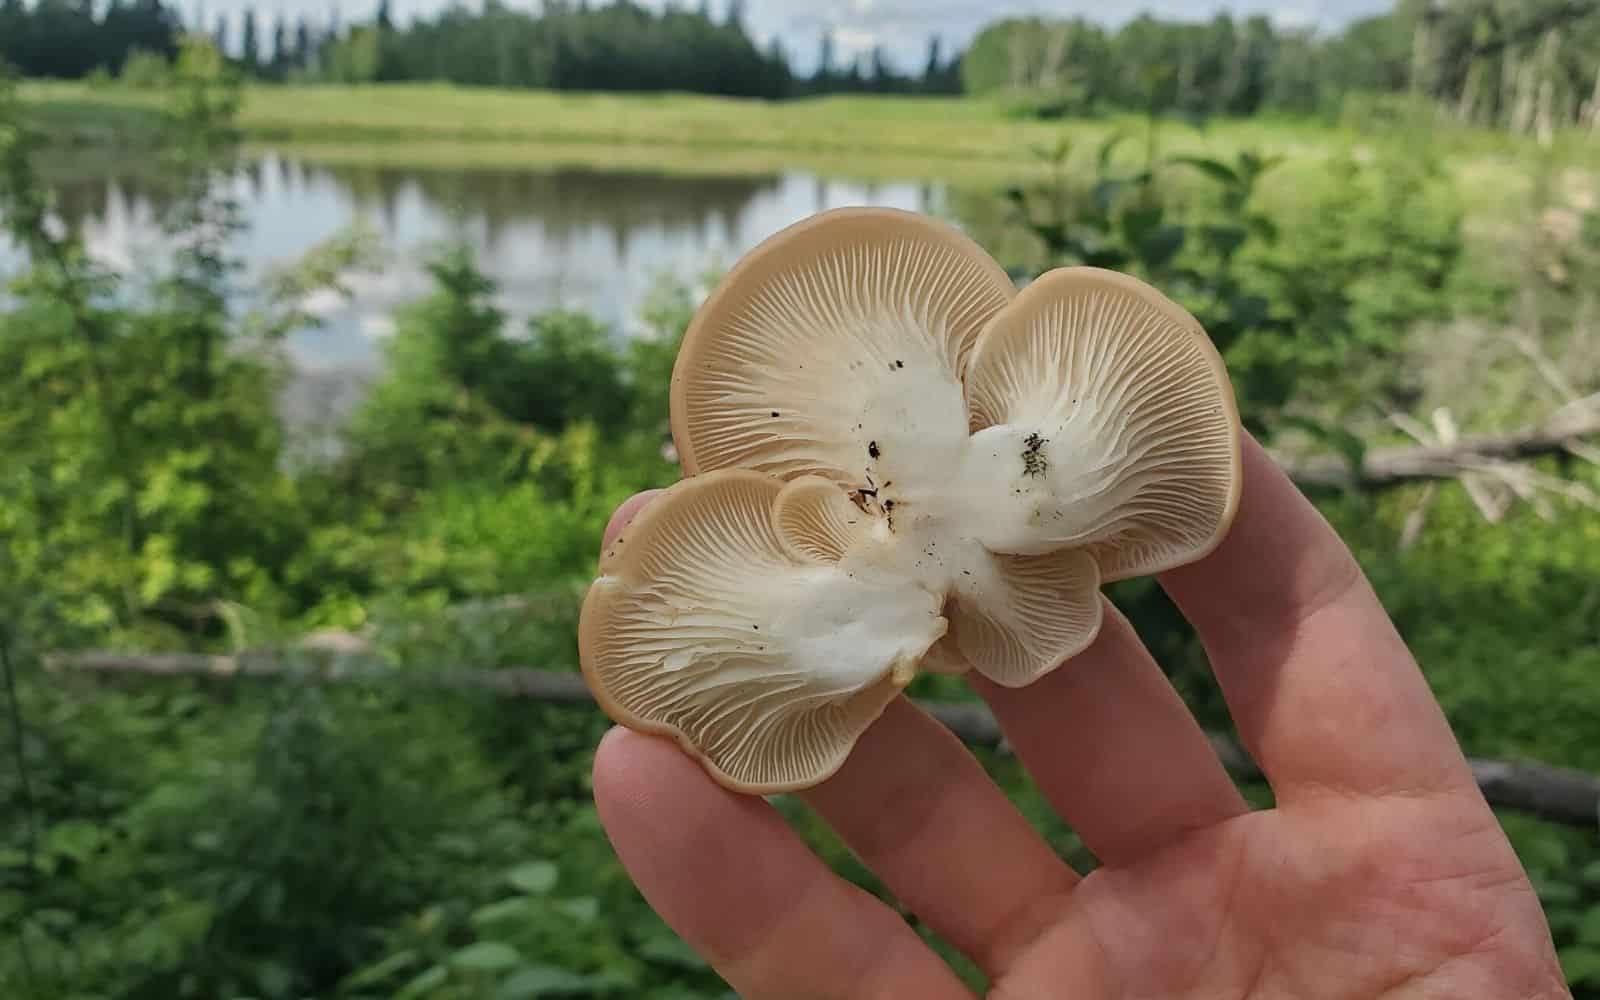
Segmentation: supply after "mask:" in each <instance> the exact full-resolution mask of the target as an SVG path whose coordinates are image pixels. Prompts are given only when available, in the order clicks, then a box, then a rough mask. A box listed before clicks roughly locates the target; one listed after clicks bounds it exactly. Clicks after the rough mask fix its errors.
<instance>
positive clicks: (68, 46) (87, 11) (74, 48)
mask: <svg viewBox="0 0 1600 1000" xmlns="http://www.w3.org/2000/svg"><path fill="white" fill-rule="evenodd" d="M97 7H98V5H97V4H95V3H92V2H89V0H37V2H35V3H33V4H32V5H29V4H26V3H24V0H0V63H9V64H10V65H11V66H13V67H15V68H16V70H17V71H19V72H21V73H22V74H23V75H24V76H47V77H80V76H86V75H87V74H89V73H91V72H94V71H95V70H97V69H100V70H105V71H107V72H110V73H118V72H121V70H122V67H123V65H124V64H125V63H126V62H127V60H128V57H129V56H130V55H131V54H133V53H135V52H150V53H155V54H158V55H160V56H161V57H163V58H165V59H170V58H172V56H173V55H174V54H175V53H176V52H177V50H178V37H179V35H180V33H181V31H182V26H181V24H180V22H179V18H178V15H177V14H176V12H175V11H174V10H173V9H172V8H170V7H168V6H166V5H165V4H164V3H162V0H109V2H108V3H107V4H106V6H105V8H104V9H103V10H100V11H98V12H97V10H96V8H97Z"/></svg>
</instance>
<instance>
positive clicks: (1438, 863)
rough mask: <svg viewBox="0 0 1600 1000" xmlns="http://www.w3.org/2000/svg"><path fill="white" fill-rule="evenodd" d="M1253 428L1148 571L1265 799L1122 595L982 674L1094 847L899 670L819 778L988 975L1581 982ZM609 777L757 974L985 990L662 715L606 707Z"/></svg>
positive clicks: (852, 842)
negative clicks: (1049, 836)
mask: <svg viewBox="0 0 1600 1000" xmlns="http://www.w3.org/2000/svg"><path fill="white" fill-rule="evenodd" d="M1245 445H1246V447H1245V467H1244V482H1245V488H1244V495H1243V498H1242V501H1241V504H1240V510H1239V514H1238V517H1237V519H1236V520H1235V523H1234V526H1233V528H1232V530H1231V531H1230V533H1229V535H1228V538H1227V539H1226V540H1225V541H1224V543H1223V544H1222V545H1221V546H1220V547H1219V548H1218V549H1217V550H1216V551H1215V552H1214V553H1212V554H1211V555H1210V556H1208V557H1207V558H1205V559H1204V560H1202V561H1201V562H1199V563H1196V564H1194V565H1192V566H1189V567H1186V568H1184V569H1182V570H1178V571H1176V572H1174V573H1170V574H1167V575H1166V576H1165V577H1163V579H1162V581H1161V582H1162V585H1163V586H1164V587H1165V588H1166V590H1167V591H1168V593H1169V594H1171V595H1172V597H1173V598H1174V600H1175V602H1176V603H1177V604H1178V606H1179V607H1180V609H1181V610H1182V611H1183V612H1184V614H1185V616H1186V617H1187V618H1188V619H1189V620H1190V621H1191V622H1192V623H1193V624H1194V625H1195V627H1196V629H1197V631H1198V632H1199V634H1200V637H1201V639H1202V640H1203V642H1204V644H1205V647H1206V651H1207V654H1208V657H1209V659H1210V661H1211V664H1212V668H1213V671H1214V673H1215V674H1216V678H1217V681H1218V683H1219V685H1220V687H1221V689H1222V693H1223V695H1224V697H1225V698H1226V699H1227V702H1228V707H1229V710H1230V712H1231V714H1232V716H1233V718H1234V721H1235V723H1236V725H1237V728H1238V730H1239V734H1240V738H1241V740H1242V741H1243V742H1244V744H1245V747H1246V749H1248V750H1249V752H1250V753H1251V755H1252V756H1253V757H1254V759H1255V760H1256V761H1257V762H1258V763H1259V764H1260V765H1261V767H1262V771H1263V774H1264V775H1265V777H1266V778H1267V781H1268V783H1269V784H1270V785H1271V786H1272V789H1273V791H1274V793H1275V798H1276V803H1277V804H1276V807H1275V808H1273V809H1271V810H1263V811H1252V810H1250V808H1249V807H1248V806H1247V805H1246V803H1245V802H1244V800H1243V798H1242V797H1241V796H1240V794H1239V792H1238V790H1237V788H1236V787H1235V786H1234V784H1233V783H1232V781H1231V780H1230V779H1229V777H1228V775H1227V773H1226V772H1225V771H1224V770H1223V768H1222V765H1221V763H1220V762H1219V760H1218V759H1217V757H1216V754H1215V752H1214V751H1213V750H1212V748H1211V746H1210V744H1209V743H1208V742H1207V739H1206V736H1205V734H1204V732H1203V731H1202V730H1201V729H1200V727H1199V725H1198V723H1197V722H1196V721H1195V719H1194V717H1193V715H1191V714H1190V713H1189V710H1188V708H1187V706H1185V705H1184V703H1183V702H1182V700H1181V699H1180V698H1179V697H1178V695H1177V693H1176V692H1175V691H1174V690H1173V688H1172V686H1171V684H1170V683H1169V682H1168V681H1167V679H1166V677H1165V675H1164V674H1163V673H1162V672H1161V670H1160V669H1159V668H1158V667H1157V666H1156V664H1155V662H1154V661H1153V660H1152V659H1151V657H1150V654H1149V653H1148V651H1146V650H1145V648H1144V647H1143V645H1142V644H1141V643H1140V642H1139V640H1138V637H1137V635H1136V634H1135V633H1134V632H1133V630H1132V628H1131V627H1130V626H1129V625H1128V623H1127V622H1126V621H1125V620H1124V619H1122V618H1121V617H1120V616H1119V615H1117V614H1116V613H1115V612H1114V611H1113V610H1112V609H1109V608H1108V609H1107V617H1106V621H1105V625H1104V627H1103V629H1102V631H1101V634H1100V636H1099V638H1098V639H1097V640H1096V642H1095V643H1094V645H1093V646H1091V647H1090V649H1089V650H1087V651H1086V652H1085V653H1083V654H1081V655H1080V656H1079V657H1077V658H1075V659H1074V660H1073V661H1072V662H1071V663H1069V664H1066V665H1065V666H1064V667H1062V668H1061V669H1059V670H1057V671H1054V672H1053V673H1051V674H1049V675H1048V676H1046V677H1045V678H1043V679H1042V680H1040V681H1038V682H1036V683H1035V684H1033V685H1031V686H1029V687H1028V688H1025V689H1020V690H1012V689H1005V688H1001V687H998V686H996V685H993V684H989V683H987V682H984V681H982V680H981V679H974V681H973V686H974V687H975V689H976V690H977V691H978V693H979V694H980V695H982V697H983V698H984V699H985V700H986V701H987V702H988V703H989V706H990V708H991V709H992V710H993V712H994V714H995V717H996V719H997V720H998V721H999V723H1000V725H1001V727H1002V729H1003V730H1004V731H1005V734H1006V737H1007V740H1008V742H1009V743H1010V744H1011V746H1012V748H1013V750H1014V751H1015V752H1016V754H1017V756H1018V758H1019V759H1020V760H1021V761H1022V763H1023V764H1024V765H1026V767H1027V769H1028V771H1029V773H1030V776H1031V777H1032V778H1033V780H1034V782H1035V783H1036V784H1037V785H1038V787H1039V790H1040V792H1041V793H1042V794H1043V795H1044V797H1045V798H1046V799H1047V800H1048V801H1049V802H1050V804H1051V805H1052V806H1053V807H1054V809H1055V810H1056V811H1057V812H1058V813H1059V814H1060V815H1061V817H1062V818H1063V819H1064V820H1065V821H1066V822H1067V824H1068V825H1069V826H1071V827H1072V828H1073V829H1074V830H1075V832H1077V834H1078V835H1079V836H1080V837H1081V838H1082V840H1083V842H1084V844H1085V845H1086V846H1087V847H1088V848H1089V849H1090V850H1091V851H1092V852H1093V853H1094V854H1095V856H1096V857H1097V858H1098V859H1099V861H1100V862H1101V867H1099V868H1097V869H1096V870H1095V871H1093V872H1092V873H1090V874H1088V875H1087V876H1082V875H1080V874H1079V873H1078V872H1076V871H1074V870H1072V869H1071V868H1070V867H1068V866H1067V865H1066V864H1065V863H1064V862H1062V860H1061V859H1060V858H1059V857H1058V856H1057V855H1056V854H1055V853H1054V852H1053V851H1052V850H1051V849H1050V848H1049V846H1048V845H1047V844H1046V843H1045V841H1044V840H1043V838H1042V837H1040V836H1039V835H1038V833H1037V831H1035V830H1034V829H1033V827H1032V826H1030V825H1029V824H1028V822H1027V821H1026V819H1025V818H1024V817H1023V816H1022V815H1021V814H1020V813H1019V812H1018V811H1017V810H1016V808H1015V806H1014V805H1013V804H1012V803H1011V802H1010V801H1009V800H1008V799H1007V798H1006V796H1005V795H1004V793H1003V792H1001V790H1000V789H999V788H998V787H996V786H995V785H994V784H993V783H992V782H991V781H990V780H989V777H988V775H987V774H986V773H985V772H984V770H983V768H982V767H981V766H980V765H979V764H978V763H977V761H976V760H975V759H974V758H973V757H972V756H971V754H970V753H969V752H968V751H967V749H966V748H965V747H964V746H963V745H962V744H961V743H960V742H959V741H958V740H956V739H955V737H954V736H952V735H951V733H950V732H949V731H948V730H946V729H945V728H943V727H942V726H940V725H939V724H938V723H937V722H935V721H934V720H933V719H932V718H930V717H929V716H928V715H926V714H925V713H923V712H922V711H921V710H919V709H918V708H916V707H915V706H913V705H912V704H911V703H910V702H908V701H905V700H904V699H900V700H897V701H896V702H893V703H891V705H890V706H889V708H888V709H887V710H886V711H885V712H884V714H883V716H882V717H881V718H880V719H879V720H878V721H877V722H876V723H875V724H874V725H873V727H872V728H871V729H869V730H868V731H867V733H866V734H865V735H864V736H863V737H862V738H861V740H860V741H859V742H858V744H857V746H856V748H855V750H854V751H853V752H852V754H851V756H850V758H849V760H848V761H847V762H846V763H845V765H844V766H843V767H842V768H841V769H840V770H839V772H838V773H836V774H835V775H834V776H833V777H831V778H829V779H828V780H827V781H825V782H823V783H822V784H821V785H818V786H816V787H814V788H812V789H810V790H808V791H807V792H805V793H803V798H804V800H805V802H806V803H807V805H809V806H810V807H811V808H812V809H814V810H815V811H816V812H817V813H819V814H820V815H821V816H822V818H823V819H825V820H826V821H827V822H828V823H829V824H830V825H831V826H832V827H833V828H834V829H835V830H836V831H837V832H838V833H839V834H840V836H841V838H842V839H843V840H844V841H845V842H846V843H847V844H848V845H849V846H850V847H851V849H852V850H853V851H854V852H855V853H856V854H857V855H858V856H859V857H860V858H861V859H862V861H863V862H864V863H865V864H867V865H868V866H869V867H870V868H872V869H873V870H874V871H875V872H876V873H877V874H878V875H879V876H880V877H881V878H882V880H883V881H884V883H885V884H886V885H887V886H888V887H889V889H890V890H891V891H892V892H893V893H894V894H895V895H896V896H897V897H898V898H899V900H900V902H901V903H903V904H904V905H905V906H906V907H907V908H909V909H910V910H911V911H913V912H915V913H916V914H917V915H918V916H919V917H920V918H921V919H922V920H923V921H924V922H926V923H927V924H928V925H929V926H931V927H932V928H933V929H934V930H936V931H937V932H938V933H939V934H940V935H941V936H942V937H943V938H944V939H945V940H946V941H948V942H950V944H952V945H953V946H954V947H955V948H957V949H959V950H960V951H961V952H962V953H963V954H965V955H968V956H969V957H971V958H972V960H973V961H974V962H975V963H976V964H977V965H978V966H979V967H980V968H981V969H982V970H983V971H984V973H985V974H986V976H987V978H988V980H989V982H990V991H989V996H990V997H991V998H993V1000H1035V998H1037V1000H1054V998H1071V1000H1145V998H1150V1000H1154V998H1169V1000H1202V998H1204V1000H1224V998H1225V1000H1268V998H1271V1000H1280V998H1282V1000H1289V998H1292V1000H1376V998H1396V1000H1398V998H1413V997H1415V998H1435V997H1437V998H1450V1000H1557V998H1563V997H1570V996H1571V994H1570V992H1568V990H1567V989H1566V987H1565V985H1564V984H1563V980H1562V976H1561V971H1560V968H1559V965H1558V963H1557V962H1556V958H1555V953H1554V947H1553V945H1552V942H1551V938H1550V932H1549V928H1548V926H1547V925H1546V923H1545V920H1544V916H1543V913H1542V912H1541V910H1540V907H1539V904H1538V901H1537V899H1536V898H1535V896H1534V894H1533V890H1532V887H1531V885H1530V883H1529V881H1528V879H1527V877H1526V875H1525V874H1524V873H1523V870H1522V868H1521V866H1520V864H1519V863H1518V860H1517V857H1516V855H1515V854H1514V853H1513V851H1512V849H1511V845H1510V844H1509V842H1508V841H1507V839H1506V837H1505V835H1504V833H1503V832H1502V831H1501V829H1500V827H1499V825H1498V823H1497V821H1496V819H1495V817H1494V815H1493V813H1492V812H1491V811H1490V809H1489V807H1488V806H1487V804H1486V803H1485V802H1484V800H1483V797H1482V795H1481V794H1480V792H1479V791H1478V788H1477V786H1476V784H1475V783H1474V780H1473V777H1472V773H1471V770H1470V769H1469V768H1468V766H1467V763H1466V760H1465V758H1464V757H1463V755H1462V753H1461V751H1460V749H1459V747H1458V746H1457V745H1456V743H1455V740H1454V738H1453V736H1452V734H1451V732H1450V729H1449V726H1448V724H1447V722H1446V720H1445V718H1444V715H1443V713H1442V712H1441V711H1440V709H1439V706H1438V704H1437V702H1436V701H1435V700H1434V699H1433V696H1432V694H1431V692H1430V691H1429V689H1428V686H1427V684H1426V681H1425V680H1424V678H1423V676H1422V674H1421V671H1420V670H1419V669H1418V668H1417V665H1416V663H1415V662H1414V660H1412V658H1411V656H1410V654H1409V652H1408V651H1407V650H1406V648H1405V645H1404V643H1403V642H1402V641H1401V639H1400V637H1399V635H1398V634H1397V633H1396V632H1395V630H1394V628H1393V626H1392V624H1391V623H1390V622H1389V620H1388V618H1387V616H1386V615H1385V614H1384V612H1383V608H1382V606H1381V605H1380V604H1379V603H1378V600H1377V598H1376V596H1375V595H1374V594H1373V593H1372V591H1371V589H1370V587H1368V586H1367V584H1366V581H1365V580H1364V578H1363V577H1362V576H1361V573H1360V571H1359V568H1358V567H1357V566H1356V564H1355V562H1354V560H1353V559H1352V558H1351V556H1350V554H1349V552H1348V551H1347V550H1346V549H1345V548H1344V546H1343V545H1342V543H1340V541H1339V540H1338V538H1337V536H1336V535H1334V533H1333V532H1332V530H1331V529H1330V528H1329V527H1328V526H1327V524H1326V523H1325V522H1324V521H1322V519H1321V518H1320V516H1319V515H1318V514H1317V513H1316V511H1315V509H1314V508H1313V507H1312V506H1311V505H1310V504H1309V503H1308V502H1306V500H1305V498H1304V497H1302V496H1300V495H1299V493H1298V492H1297V491H1295V489H1294V487H1293V486H1292V484H1290V483H1289V481H1288V480H1287V479H1286V478H1285V477H1284V476H1283V475H1282V474H1281V472H1279V471H1278V470H1277V469H1276V467H1274V466H1273V465H1272V463H1271V461H1270V460H1269V459H1268V458H1267V457H1266V455H1265V453H1264V452H1262V451H1261V449H1260V448H1259V446H1257V445H1256V444H1255V443H1254V442H1253V441H1250V440H1248V439H1246V441H1245ZM647 500H648V498H645V497H642V498H638V499H637V500H636V501H633V502H630V503H629V504H627V505H624V508H623V509H622V510H620V511H619V512H618V515H617V516H616V517H615V518H614V519H613V524H612V527H611V528H610V529H609V532H610V533H611V534H613V535H614V534H615V533H616V532H618V531H620V530H621V528H622V526H623V524H625V523H626V521H627V519H628V518H629V517H630V516H631V515H632V513H634V512H635V511H637V509H638V508H639V507H640V506H642V504H643V502H647ZM594 787H595V798H596V802H597V805H598V807H599V812H600V817H601V820H602V821H603V822H604V824H605V826H606V829H607V832H608V834H609V836H610V837H611V840H612V843H613V845H614V846H615V847H616V849H617V852H618V855H619V856H620V857H621V859H622V861H623V863H624V865H625V866H626V867H627V868H628V870H629V872H630V874H631V875H632V876H633V878H634V880H635V882H636V883H637V884H638V886H639V888H640V889H641V890H642V892H643V893H644V895H645V897H646V898H647V899H648V900H649V902H650V903H651V904H652V905H653V906H654V907H655V908H656V910H657V911H658V912H659V913H661V915H662V916H663V917H664V918H665V919H666V920H667V922H668V923H669V924H671V925H672V926H673V928H674V929H675V930H677V932H678V933H679V934H681V935H682V936H683V938H684V939H685V940H686V941H687V942H688V943H689V944H690V945H692V946H693V947H694V948H696V949H697V950H698V951H699V952H700V953H701V954H703V955H704V956H706V958H707V959H708V960H709V961H710V962H711V963H712V965H713V966H714V967H715V968H716V969H717V971H718V972H719V973H720V974H721V975H722V976H723V978H724V979H725V980H727V982H728V983H729V984H730V985H731V986H733V987H734V989H736V990H737V991H738V992H739V995H740V996H741V997H745V998H749V1000H801V998H806V1000H812V998H815V1000H827V998H839V1000H844V998H851V1000H872V998H906V1000H963V998H965V1000H971V996H972V994H971V991H970V990H968V989H967V988H966V986H964V985H963V984H962V983H961V982H960V980H959V979H958V978H957V977H956V976H955V975H954V973H953V972H952V971H951V970H950V969H949V967H948V966H947V965H945V964H944V963H943V962H942V961H941V960H940V959H939V958H938V957H937V956H936V955H935V954H934V952H933V951H931V950H930V949H928V948H927V947H926V946H925V945H924V943H923V942H922V941H921V939H920V938H918V937H917V935H916V934H915V932H914V931H912V930H911V929H910V928H909V927H908V926H907V925H906V923H905V922H904V921H903V920H902V919H901V918H900V917H899V916H898V915H897V914H896V913H895V912H894V910H892V909H891V908H889V907H888V906H887V905H885V904H884V903H883V902H881V901H880V900H878V899H876V898H875V897H873V896H871V895H869V894H867V893H866V892H864V891H862V890H861V889H859V888H857V887H855V886H853V885H851V884H849V883H847V882H845V881H843V880H842V879H840V878H839V877H838V876H836V875H835V874H834V873H833V872H832V871H831V870H829V869H828V868H827V867H826V866H825V865H823V864H822V863H821V861H820V860H818V859H817V857H816V856H815V855H813V854H812V853H811V852H810V851H809V850H808V849H807V848H806V846H805V845H804V843H803V842H802V841H801V840H800V839H799V837H798V836H797V835H796V834H795V833H794V831H792V830H791V829H790V828H789V827H788V826H787V825H786V824H785V823H784V821H783V820H782V818H781V817H780V815H779V814H778V813H777V811H776V810H775V809H774V808H773V807H772V806H771V805H770V804H769V803H767V802H765V801H764V800H762V799H759V798H754V797H750V796H740V795H735V794H733V793H731V792H729V791H727V790H726V789H724V788H722V787H720V786H718V785H716V784H715V783H714V782H712V781H711V780H710V778H709V777H708V776H707V775H706V774H705V772H704V771H703V770H701V768H700V767H699V766H698V765H697V764H695V763H694V762H693V761H691V760H690V759H689V758H688V757H687V756H686V755H684V754H682V753H680V752H679V751H678V749H677V748H676V746H675V745H673V744H671V743H669V742H667V741H664V740H659V739H654V738H648V737H643V736H639V735H638V734H635V733H632V732H628V731H625V730H613V731H612V733H610V734H609V735H608V736H607V737H606V739H605V740H604V741H603V742H602V744H601V746H600V748H599V751H598V752H597V753H596V757H595V771H594Z"/></svg>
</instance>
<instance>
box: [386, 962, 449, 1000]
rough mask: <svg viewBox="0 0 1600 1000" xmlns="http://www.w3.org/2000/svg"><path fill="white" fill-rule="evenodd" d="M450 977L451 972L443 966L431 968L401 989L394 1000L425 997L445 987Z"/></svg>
mask: <svg viewBox="0 0 1600 1000" xmlns="http://www.w3.org/2000/svg"><path fill="white" fill-rule="evenodd" d="M449 975H450V970H448V969H446V968H445V967H444V966H442V965H435V966H431V967H429V968H428V969H426V970H424V971H423V973H422V974H421V975H419V976H417V978H415V979H413V980H411V982H409V983H406V984H405V986H403V987H401V989H400V992H399V993H396V994H395V996H394V1000H412V998H413V997H420V996H425V995H427V994H429V993H432V992H433V991H434V990H436V989H438V988H439V987H440V986H443V985H444V981H445V979H446V978H447V977H449Z"/></svg>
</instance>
